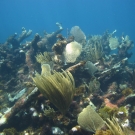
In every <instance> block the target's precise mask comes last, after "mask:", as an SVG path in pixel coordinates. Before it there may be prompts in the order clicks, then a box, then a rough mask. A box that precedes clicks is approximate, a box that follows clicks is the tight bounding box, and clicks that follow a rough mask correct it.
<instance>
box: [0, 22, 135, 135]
mask: <svg viewBox="0 0 135 135" xmlns="http://www.w3.org/2000/svg"><path fill="white" fill-rule="evenodd" d="M56 25H57V26H58V30H57V31H55V32H52V33H47V32H45V33H44V36H43V37H41V36H40V35H39V34H38V33H36V34H35V36H34V37H33V39H32V40H31V41H26V38H27V37H29V36H31V33H32V30H29V31H27V30H26V29H25V28H24V27H23V28H22V33H21V34H20V36H17V33H15V34H14V35H12V36H10V37H9V38H8V39H7V41H6V42H5V43H3V44H1V45H0V93H1V95H0V105H1V106H0V135H135V132H134V130H135V102H134V100H135V66H134V65H135V64H134V63H129V62H128V59H129V58H130V57H131V56H132V53H131V51H130V52H129V50H131V49H132V48H133V46H134V44H133V41H132V40H131V39H130V38H129V36H128V35H125V36H124V35H122V36H121V37H117V36H115V34H116V32H117V31H116V30H115V31H113V32H111V33H110V32H109V31H106V32H104V34H103V35H91V36H89V37H87V38H86V36H85V33H84V32H83V31H82V30H81V28H80V27H79V26H74V27H72V28H71V30H70V33H69V34H68V35H67V36H68V37H64V36H63V35H61V34H60V33H61V32H62V31H63V27H62V25H61V24H60V23H58V22H57V23H56ZM113 50H117V51H115V52H116V53H115V54H114V53H112V51H113Z"/></svg>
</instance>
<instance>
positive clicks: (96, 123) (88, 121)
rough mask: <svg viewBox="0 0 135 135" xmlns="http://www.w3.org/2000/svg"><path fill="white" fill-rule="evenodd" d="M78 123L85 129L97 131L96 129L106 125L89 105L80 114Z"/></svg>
mask: <svg viewBox="0 0 135 135" xmlns="http://www.w3.org/2000/svg"><path fill="white" fill-rule="evenodd" d="M78 124H79V125H80V126H81V127H82V128H83V129H85V130H87V131H91V132H94V133H95V132H96V130H100V129H101V128H102V127H103V126H104V124H105V122H104V121H103V119H102V118H101V117H100V116H99V115H98V113H96V111H95V110H94V109H93V108H92V107H91V106H87V107H86V108H84V109H83V111H82V112H81V113H80V114H79V116H78Z"/></svg>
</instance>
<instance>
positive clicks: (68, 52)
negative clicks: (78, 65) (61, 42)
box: [64, 41, 82, 63]
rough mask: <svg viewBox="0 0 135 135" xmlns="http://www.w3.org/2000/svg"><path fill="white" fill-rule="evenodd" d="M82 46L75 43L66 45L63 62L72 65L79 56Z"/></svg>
mask: <svg viewBox="0 0 135 135" xmlns="http://www.w3.org/2000/svg"><path fill="white" fill-rule="evenodd" d="M81 51H82V45H81V44H79V43H78V42H76V41H73V42H70V43H68V44H67V45H66V47H65V50H64V57H65V61H66V62H68V63H74V62H75V61H76V58H77V57H78V56H79V55H80V54H81Z"/></svg>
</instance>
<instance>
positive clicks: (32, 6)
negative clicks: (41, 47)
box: [0, 0, 135, 61]
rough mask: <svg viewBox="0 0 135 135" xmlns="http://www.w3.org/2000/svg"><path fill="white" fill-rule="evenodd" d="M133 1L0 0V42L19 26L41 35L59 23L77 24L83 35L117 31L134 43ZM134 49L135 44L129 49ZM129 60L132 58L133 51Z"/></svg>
mask: <svg viewBox="0 0 135 135" xmlns="http://www.w3.org/2000/svg"><path fill="white" fill-rule="evenodd" d="M134 7H135V0H0V43H3V42H5V41H6V39H7V38H8V37H9V36H10V35H12V34H14V33H15V32H17V33H18V34H19V33H21V28H22V27H25V28H26V29H32V30H33V35H32V36H31V37H30V39H29V40H31V39H32V37H33V36H34V34H35V33H39V34H40V35H43V31H44V30H45V31H47V32H48V33H51V32H53V31H55V30H57V29H58V28H57V26H56V25H55V23H56V22H60V23H62V26H63V27H64V31H63V35H64V36H66V35H67V28H68V29H70V28H71V27H72V26H75V25H78V26H80V28H81V29H82V30H83V31H84V33H85V34H86V35H95V34H96V35H98V34H103V32H105V31H106V30H109V31H110V32H112V31H114V30H115V29H116V30H117V33H116V36H121V34H122V33H124V34H125V35H129V36H130V38H131V39H132V40H133V41H134V42H135V8H134ZM132 52H135V47H134V49H133V50H132ZM130 61H135V54H134V55H133V56H132V58H131V59H130Z"/></svg>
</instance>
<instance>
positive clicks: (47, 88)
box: [33, 71, 75, 114]
mask: <svg viewBox="0 0 135 135" xmlns="http://www.w3.org/2000/svg"><path fill="white" fill-rule="evenodd" d="M33 81H34V82H35V84H36V86H37V87H38V88H39V90H40V92H41V93H42V94H43V95H44V96H45V97H46V98H48V99H49V100H50V101H51V102H52V103H53V104H54V105H55V106H56V107H57V108H58V109H59V110H60V111H61V112H62V114H65V113H66V111H67V110H68V108H69V105H70V103H71V101H72V99H73V95H74V93H75V84H74V78H73V76H72V75H71V73H70V72H65V71H63V72H62V73H59V72H55V71H54V73H53V75H48V76H44V74H42V75H39V74H38V73H37V74H36V76H35V77H34V78H33Z"/></svg>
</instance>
